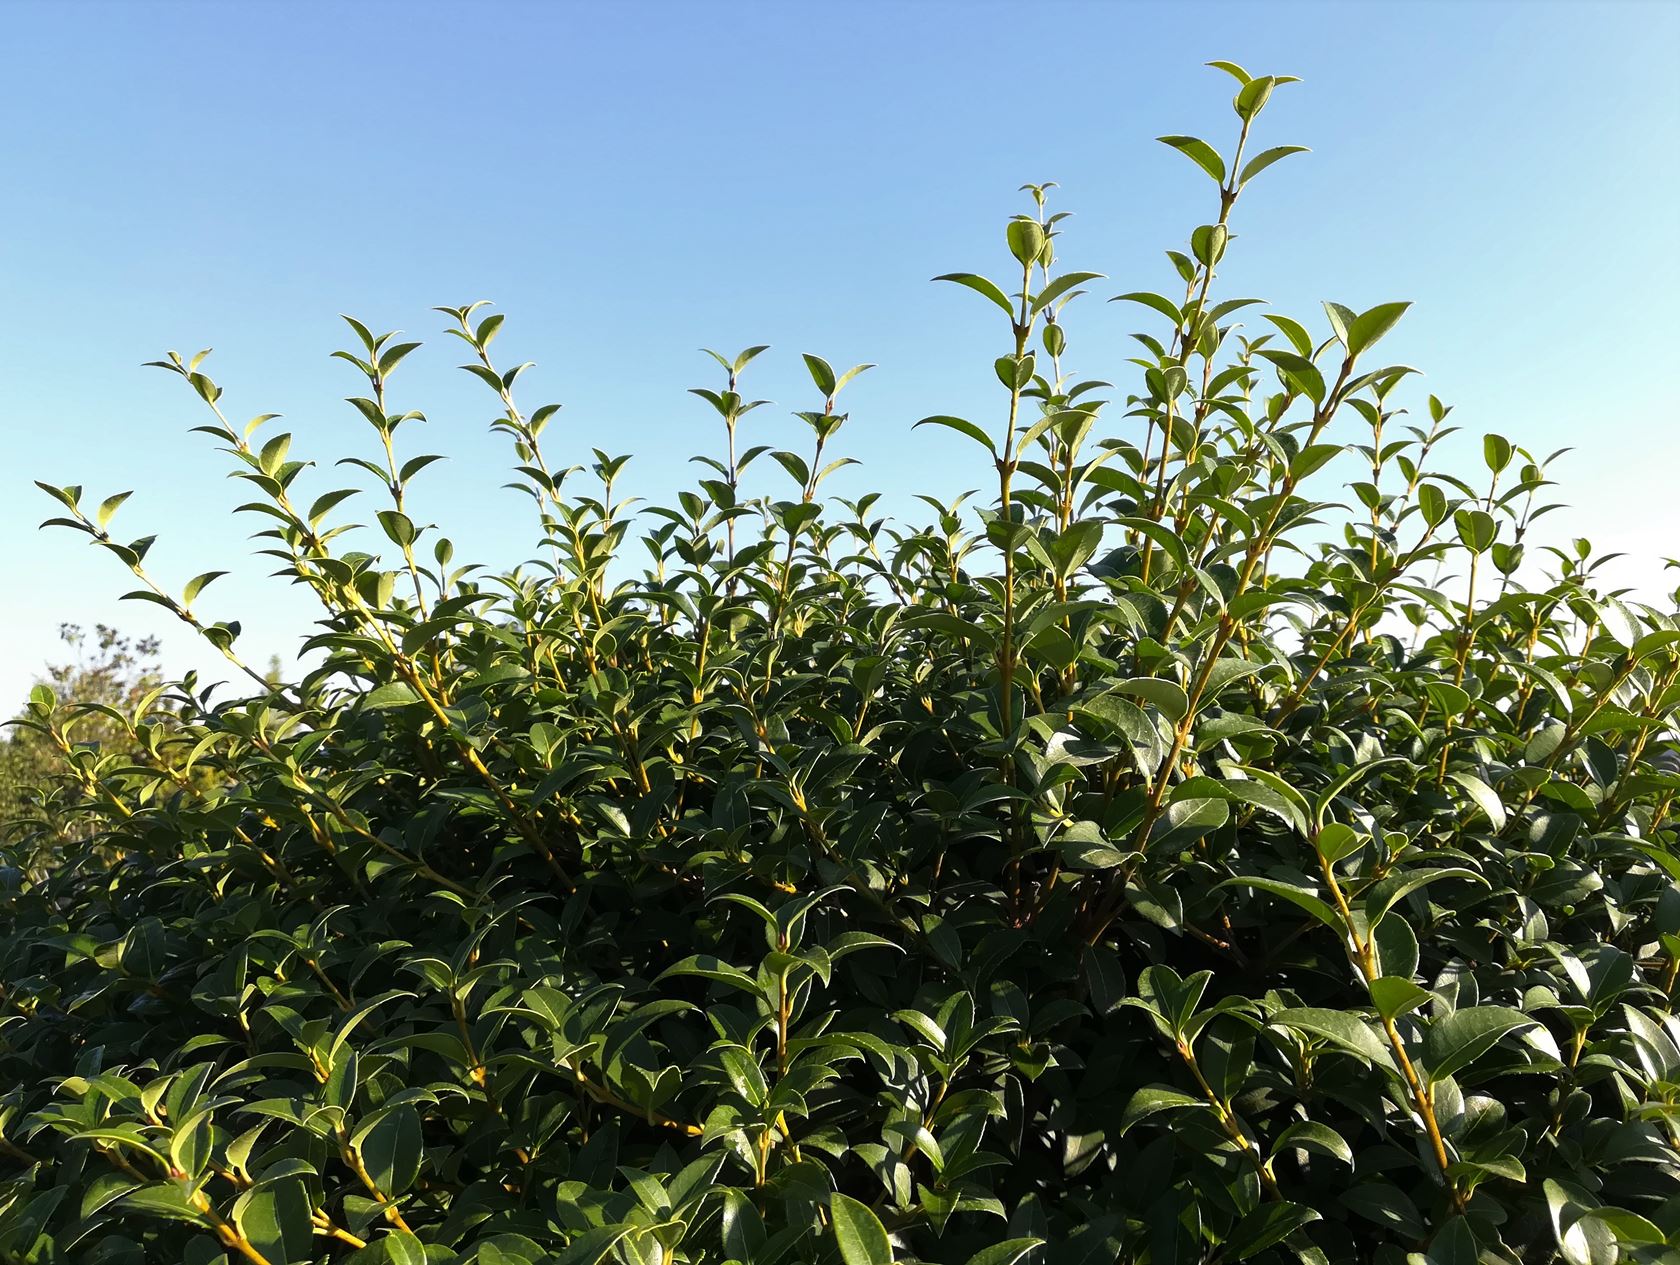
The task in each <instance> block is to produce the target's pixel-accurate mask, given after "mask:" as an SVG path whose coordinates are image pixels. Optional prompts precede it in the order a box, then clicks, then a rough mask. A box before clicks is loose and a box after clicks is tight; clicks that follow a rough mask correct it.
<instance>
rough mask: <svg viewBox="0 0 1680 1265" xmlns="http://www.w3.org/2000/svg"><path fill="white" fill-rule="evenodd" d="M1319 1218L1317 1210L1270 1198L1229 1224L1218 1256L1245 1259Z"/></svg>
mask: <svg viewBox="0 0 1680 1265" xmlns="http://www.w3.org/2000/svg"><path fill="white" fill-rule="evenodd" d="M1319 1219H1320V1218H1319V1214H1318V1213H1317V1212H1315V1211H1313V1209H1311V1208H1308V1207H1306V1206H1304V1205H1302V1204H1297V1203H1290V1202H1289V1201H1288V1200H1287V1199H1278V1200H1270V1201H1268V1202H1266V1203H1263V1204H1261V1205H1260V1206H1259V1207H1258V1208H1256V1209H1254V1211H1252V1212H1250V1213H1249V1214H1248V1215H1246V1216H1245V1217H1243V1218H1242V1220H1240V1221H1238V1222H1237V1224H1236V1225H1234V1226H1232V1227H1231V1233H1230V1236H1229V1237H1228V1238H1227V1239H1226V1240H1225V1243H1224V1246H1223V1248H1222V1250H1221V1252H1220V1256H1221V1259H1228V1260H1233V1261H1246V1260H1247V1259H1248V1258H1249V1257H1251V1256H1258V1255H1259V1254H1260V1253H1261V1252H1264V1251H1265V1250H1266V1249H1267V1248H1269V1247H1271V1246H1272V1245H1273V1244H1275V1243H1281V1242H1283V1240H1284V1239H1286V1238H1288V1237H1289V1236H1290V1235H1291V1234H1293V1233H1295V1231H1297V1230H1299V1229H1300V1228H1301V1227H1302V1226H1304V1225H1310V1224H1311V1223H1312V1222H1314V1221H1317V1220H1319Z"/></svg>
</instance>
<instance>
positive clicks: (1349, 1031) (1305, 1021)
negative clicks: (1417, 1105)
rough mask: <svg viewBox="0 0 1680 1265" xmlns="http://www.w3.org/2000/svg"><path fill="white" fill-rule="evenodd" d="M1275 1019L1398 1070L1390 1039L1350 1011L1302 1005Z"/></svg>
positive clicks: (1353, 1053) (1384, 1067)
mask: <svg viewBox="0 0 1680 1265" xmlns="http://www.w3.org/2000/svg"><path fill="white" fill-rule="evenodd" d="M1271 1022H1272V1023H1273V1024H1274V1025H1276V1026H1279V1027H1284V1028H1294V1029H1296V1030H1297V1031H1300V1032H1305V1033H1307V1034H1308V1035H1310V1036H1315V1037H1322V1038H1324V1039H1325V1040H1326V1041H1329V1042H1330V1043H1331V1044H1332V1045H1334V1046H1336V1047H1338V1048H1339V1049H1342V1050H1345V1051H1346V1052H1347V1053H1349V1054H1352V1055H1354V1056H1355V1057H1356V1058H1358V1059H1360V1060H1361V1061H1362V1062H1365V1063H1371V1064H1374V1065H1376V1066H1377V1067H1380V1068H1382V1069H1383V1070H1385V1071H1388V1072H1394V1071H1395V1070H1396V1069H1395V1065H1394V1055H1393V1053H1392V1052H1391V1051H1390V1050H1389V1047H1388V1044H1387V1042H1385V1041H1384V1040H1383V1039H1382V1038H1381V1037H1379V1036H1378V1035H1377V1034H1376V1033H1375V1032H1374V1031H1372V1029H1371V1025H1370V1024H1368V1023H1366V1022H1365V1021H1364V1020H1363V1019H1361V1018H1359V1017H1358V1016H1357V1015H1353V1014H1349V1013H1348V1012H1347V1011H1342V1010H1327V1009H1323V1008H1321V1007H1316V1006H1302V1007H1297V1008H1295V1009H1291V1010H1280V1011H1278V1013H1277V1014H1275V1015H1273V1016H1272V1017H1271Z"/></svg>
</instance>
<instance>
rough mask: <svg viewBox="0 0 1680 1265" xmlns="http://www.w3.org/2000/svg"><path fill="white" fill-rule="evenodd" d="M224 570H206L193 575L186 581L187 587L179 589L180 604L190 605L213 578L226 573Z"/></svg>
mask: <svg viewBox="0 0 1680 1265" xmlns="http://www.w3.org/2000/svg"><path fill="white" fill-rule="evenodd" d="M226 574H227V572H226V571H206V572H204V573H203V574H202V575H195V576H193V578H192V579H190V580H188V581H187V587H186V588H185V589H183V590H182V591H181V605H183V606H191V605H192V604H193V601H194V600H195V599H196V598H197V597H198V595H199V594H200V593H202V592H204V590H205V589H206V588H207V587H208V586H209V585H210V583H211V582H212V581H213V580H216V579H219V578H220V577H222V576H224V575H226Z"/></svg>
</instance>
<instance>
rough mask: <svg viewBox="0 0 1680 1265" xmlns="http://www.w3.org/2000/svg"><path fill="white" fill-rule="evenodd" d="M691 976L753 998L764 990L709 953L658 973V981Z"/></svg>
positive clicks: (687, 958) (695, 956)
mask: <svg viewBox="0 0 1680 1265" xmlns="http://www.w3.org/2000/svg"><path fill="white" fill-rule="evenodd" d="M679 975H693V976H696V977H698V978H700V979H705V980H711V981H712V982H713V983H715V984H727V985H728V986H729V987H731V988H738V989H740V990H741V991H742V992H744V993H751V994H752V995H753V996H754V997H762V996H764V990H763V989H761V988H760V987H759V986H758V982H757V981H756V980H754V979H753V977H752V976H750V975H748V974H747V973H746V972H745V971H743V970H742V969H741V968H740V967H738V966H731V965H730V964H729V963H728V962H725V961H723V960H722V959H721V958H717V957H714V956H713V955H711V954H710V953H696V954H693V955H691V956H689V957H686V958H684V959H683V960H682V961H680V962H677V963H675V964H673V965H671V966H668V967H666V968H665V969H664V970H663V971H661V972H660V974H659V976H658V979H656V980H655V981H654V982H655V983H657V982H658V981H659V980H664V979H670V978H672V977H673V976H679Z"/></svg>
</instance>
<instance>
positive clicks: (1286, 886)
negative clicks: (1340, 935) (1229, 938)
mask: <svg viewBox="0 0 1680 1265" xmlns="http://www.w3.org/2000/svg"><path fill="white" fill-rule="evenodd" d="M1219 886H1220V887H1252V888H1254V889H1255V890H1257V891H1262V892H1270V893H1271V894H1272V895H1273V896H1281V897H1283V899H1284V900H1287V901H1289V902H1290V903H1291V904H1293V905H1298V906H1299V907H1300V908H1302V909H1304V910H1306V911H1307V912H1308V913H1309V914H1311V915H1312V916H1313V917H1314V918H1316V919H1318V921H1319V922H1321V923H1323V924H1324V925H1325V926H1326V927H1330V928H1333V929H1334V930H1336V931H1338V932H1340V931H1341V930H1342V918H1341V915H1340V914H1338V913H1337V912H1336V911H1335V909H1333V908H1332V907H1331V906H1330V905H1329V903H1328V902H1326V901H1325V900H1323V899H1321V898H1320V897H1319V896H1318V895H1317V894H1315V893H1314V892H1313V891H1311V890H1310V889H1308V888H1306V887H1304V886H1300V885H1297V884H1296V883H1292V882H1285V881H1284V880H1282V879H1275V878H1261V877H1259V876H1258V875H1254V874H1239V875H1237V877H1235V878H1228V879H1226V880H1225V881H1224V882H1223V883H1220V884H1219Z"/></svg>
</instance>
